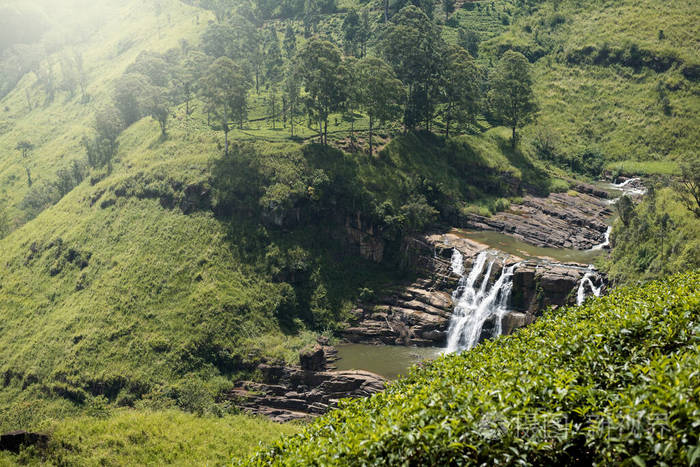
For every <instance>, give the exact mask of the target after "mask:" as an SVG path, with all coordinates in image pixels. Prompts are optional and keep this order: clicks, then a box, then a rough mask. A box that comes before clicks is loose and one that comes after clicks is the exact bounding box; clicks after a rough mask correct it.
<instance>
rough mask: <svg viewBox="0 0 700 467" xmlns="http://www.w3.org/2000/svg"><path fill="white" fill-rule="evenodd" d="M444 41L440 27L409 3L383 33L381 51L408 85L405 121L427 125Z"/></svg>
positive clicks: (435, 96)
mask: <svg viewBox="0 0 700 467" xmlns="http://www.w3.org/2000/svg"><path fill="white" fill-rule="evenodd" d="M444 47H445V43H444V41H443V40H442V38H441V36H440V30H439V29H438V28H437V27H436V26H435V25H434V24H433V22H432V21H430V19H429V18H428V16H427V15H426V14H425V13H424V12H423V11H422V10H420V9H419V8H417V7H415V6H413V5H410V6H407V7H406V8H404V9H402V10H401V11H400V12H399V13H398V14H397V15H396V16H395V17H394V18H393V24H390V25H389V27H388V28H387V30H386V33H385V35H384V39H383V41H382V44H381V52H382V55H383V57H384V59H385V60H386V61H387V62H388V63H389V64H391V65H392V67H393V68H394V71H395V72H396V75H397V76H398V77H399V79H400V80H401V81H403V83H404V84H405V85H406V87H407V88H408V94H407V103H406V106H405V110H404V124H405V125H406V127H407V128H416V126H417V125H418V124H419V123H420V122H425V123H426V127H428V128H429V126H430V122H431V120H432V118H433V116H434V113H435V108H436V105H437V102H438V97H439V83H440V77H441V73H442V71H443V64H442V57H443V53H442V50H443V49H444Z"/></svg>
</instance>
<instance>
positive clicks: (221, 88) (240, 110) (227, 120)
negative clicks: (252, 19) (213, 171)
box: [202, 57, 252, 154]
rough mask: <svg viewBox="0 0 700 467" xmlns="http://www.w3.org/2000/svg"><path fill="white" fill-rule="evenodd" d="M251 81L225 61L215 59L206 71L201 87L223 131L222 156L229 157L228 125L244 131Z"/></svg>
mask: <svg viewBox="0 0 700 467" xmlns="http://www.w3.org/2000/svg"><path fill="white" fill-rule="evenodd" d="M251 87H252V83H251V81H250V78H249V77H248V75H247V74H246V73H245V70H244V68H243V67H242V66H240V65H239V64H237V63H235V62H234V61H233V60H231V59H230V58H227V57H221V58H218V59H217V60H216V61H215V62H214V63H212V65H211V66H210V67H209V70H208V72H207V75H206V76H205V78H204V80H203V84H202V91H203V95H204V99H205V100H206V101H207V103H208V106H209V108H210V109H211V112H212V113H213V114H214V116H215V117H216V119H217V120H218V122H219V123H220V124H221V129H222V130H223V131H224V141H225V145H224V153H225V154H228V148H229V142H228V133H229V131H230V130H231V126H230V125H231V122H237V123H238V127H239V128H243V121H244V120H245V119H246V117H247V115H248V91H249V90H250V88H251Z"/></svg>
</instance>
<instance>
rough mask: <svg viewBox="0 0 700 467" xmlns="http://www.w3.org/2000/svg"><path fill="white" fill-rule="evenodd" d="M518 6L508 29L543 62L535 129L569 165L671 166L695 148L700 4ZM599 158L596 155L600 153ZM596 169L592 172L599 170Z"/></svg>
mask: <svg viewBox="0 0 700 467" xmlns="http://www.w3.org/2000/svg"><path fill="white" fill-rule="evenodd" d="M529 9H530V10H531V12H530V13H528V12H527V9H523V10H515V11H516V12H517V13H516V19H515V20H514V22H513V25H512V27H511V28H510V29H509V30H508V31H507V32H506V33H504V34H503V35H501V36H499V37H497V38H495V39H492V40H491V41H489V42H486V43H485V44H483V46H484V48H486V49H491V50H493V51H501V50H505V49H507V48H509V47H513V48H515V49H516V50H521V51H522V52H523V53H525V55H527V56H528V57H529V58H530V59H531V60H532V61H533V62H534V64H535V69H536V78H535V83H536V88H537V95H538V101H539V104H540V107H541V111H540V115H539V118H538V121H537V122H536V123H535V124H533V125H531V127H530V128H529V130H528V132H529V134H530V135H531V137H532V139H533V140H534V142H535V145H536V147H539V149H540V150H541V151H540V152H541V155H542V156H543V157H545V158H549V159H551V160H553V161H556V162H557V163H559V164H560V165H562V166H565V167H571V168H574V169H575V168H577V167H578V168H579V170H582V169H585V168H586V167H587V166H589V167H600V165H597V166H596V164H601V163H607V167H608V168H611V169H614V170H617V171H622V172H625V173H640V172H641V173H672V172H673V171H674V170H675V169H674V168H673V165H672V164H669V163H666V164H664V163H663V162H662V161H673V160H676V159H678V158H679V157H682V156H686V155H688V154H692V153H693V152H695V151H696V149H697V148H696V141H697V139H698V137H699V136H700V135H699V134H698V131H699V130H698V128H699V126H698V118H697V115H698V111H699V110H700V107H698V99H697V93H698V91H699V90H700V83H699V82H698V80H699V79H700V75H699V74H698V70H700V54H698V49H697V47H695V46H694V45H693V44H695V43H696V39H697V37H698V35H699V34H700V29H699V28H700V26H698V25H699V24H700V8H698V5H697V2H693V1H679V2H673V3H668V2H663V1H660V0H645V1H641V2H638V1H604V2H573V1H557V2H554V1H552V2H539V3H538V4H537V5H533V6H531V7H530V8H529ZM596 159H598V160H596ZM595 170H596V169H595V168H593V170H592V171H591V174H592V175H596V174H595V173H593V172H594V171H595Z"/></svg>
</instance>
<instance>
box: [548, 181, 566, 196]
mask: <svg viewBox="0 0 700 467" xmlns="http://www.w3.org/2000/svg"><path fill="white" fill-rule="evenodd" d="M549 191H551V192H552V193H566V192H567V191H569V182H567V181H566V180H562V179H561V178H554V179H552V182H551V184H550V185H549Z"/></svg>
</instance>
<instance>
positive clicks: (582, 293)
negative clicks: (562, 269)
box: [576, 268, 603, 305]
mask: <svg viewBox="0 0 700 467" xmlns="http://www.w3.org/2000/svg"><path fill="white" fill-rule="evenodd" d="M593 277H595V271H594V270H593V268H591V271H590V272H587V273H586V275H584V276H583V277H582V278H581V282H580V283H579V286H578V290H577V291H576V304H577V305H581V304H582V303H583V302H584V301H585V300H586V286H588V288H589V289H590V291H591V294H593V296H595V297H600V292H601V290H602V289H603V286H602V285H601V286H599V287H596V286H595V284H594V283H593V281H592V278H593Z"/></svg>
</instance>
